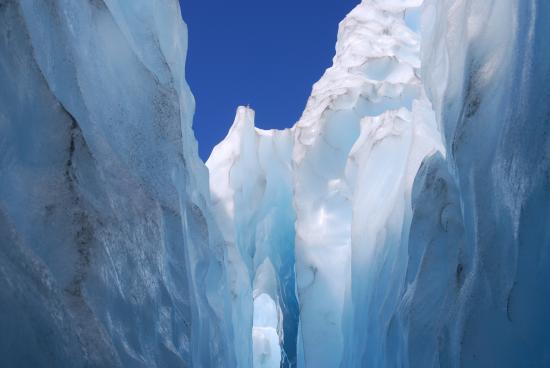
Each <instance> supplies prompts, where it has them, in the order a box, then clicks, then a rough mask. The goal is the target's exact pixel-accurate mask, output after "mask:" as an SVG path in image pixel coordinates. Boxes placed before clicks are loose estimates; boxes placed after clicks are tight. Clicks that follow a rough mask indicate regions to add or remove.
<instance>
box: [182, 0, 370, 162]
mask: <svg viewBox="0 0 550 368" xmlns="http://www.w3.org/2000/svg"><path fill="white" fill-rule="evenodd" d="M180 3H181V8H182V15H183V18H184V20H185V21H186V23H187V25H188V27H189V51H188V59H187V81H188V82H189V85H190V86H191V90H192V91H193V94H194V95H195V100H196V113H195V119H194V130H195V135H196V137H197V140H198V142H199V153H200V156H201V157H202V158H203V159H204V160H206V159H207V158H208V156H209V155H210V152H211V151H212V148H213V147H214V146H215V145H216V144H217V143H218V142H220V141H221V140H222V139H223V138H224V137H225V135H226V134H227V131H228V130H229V127H230V126H231V124H232V122H233V118H234V115H235V110H236V108H237V106H238V105H247V104H250V106H251V107H252V108H253V109H254V110H256V126H258V127H261V128H264V129H271V128H278V129H282V128H287V127H291V126H292V125H294V123H295V122H296V121H297V120H298V118H299V117H300V115H301V113H302V111H303V109H304V106H305V103H306V101H307V98H308V96H309V94H310V92H311V87H312V85H313V83H315V82H316V81H317V80H318V79H319V77H320V76H321V75H322V74H323V72H324V70H325V69H326V68H328V67H329V66H330V65H331V64H332V57H333V56H334V46H335V43H336V35H337V31H338V23H339V22H340V21H341V20H342V19H343V18H344V16H345V15H346V14H347V13H348V12H349V11H350V10H351V9H353V7H354V6H355V5H357V4H358V3H359V0H277V1H267V0H265V1H264V0H232V1H231V0H180Z"/></svg>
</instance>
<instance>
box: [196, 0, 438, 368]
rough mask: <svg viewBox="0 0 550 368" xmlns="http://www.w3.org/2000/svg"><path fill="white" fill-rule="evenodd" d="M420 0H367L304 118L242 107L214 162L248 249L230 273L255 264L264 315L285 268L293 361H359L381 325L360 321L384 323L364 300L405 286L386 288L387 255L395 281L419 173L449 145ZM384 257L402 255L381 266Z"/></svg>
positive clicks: (214, 183) (213, 180)
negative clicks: (258, 121)
mask: <svg viewBox="0 0 550 368" xmlns="http://www.w3.org/2000/svg"><path fill="white" fill-rule="evenodd" d="M420 5H421V4H420V2H407V3H403V2H363V3H361V4H360V5H359V6H357V7H356V8H355V9H354V10H353V11H352V12H351V13H350V14H349V15H348V16H347V17H346V19H345V20H344V21H343V22H342V23H341V25H340V31H339V35H338V43H337V45H336V56H335V57H334V62H333V66H332V67H331V68H329V69H328V70H327V71H326V73H325V74H324V75H323V77H322V78H321V79H320V81H319V82H317V83H316V84H315V86H314V87H313V91H312V95H311V97H310V99H309V101H308V103H307V106H306V109H305V111H304V114H303V116H302V118H301V119H300V121H298V122H297V123H296V125H295V126H294V127H293V128H292V129H289V130H286V131H263V130H260V129H257V128H254V117H253V115H254V112H253V111H252V110H251V109H249V108H245V107H240V108H239V109H238V111H237V116H236V119H235V122H234V124H233V126H232V127H231V130H230V132H229V134H228V136H227V138H226V139H225V140H224V141H222V142H221V143H220V144H219V145H218V146H217V147H216V148H215V149H214V151H213V152H212V155H211V156H210V158H209V160H208V162H207V166H208V168H209V170H210V187H211V191H212V198H213V201H214V204H215V206H216V208H217V209H216V210H215V211H214V212H215V213H216V216H217V218H218V221H219V223H220V227H221V228H222V229H224V238H225V239H226V241H227V243H228V244H230V247H231V249H234V254H236V255H237V256H238V258H239V259H238V262H237V261H233V262H232V265H234V267H235V270H233V271H230V273H232V274H234V275H239V276H240V277H243V276H244V277H245V279H243V280H242V281H241V282H240V283H239V286H240V289H239V295H240V298H239V301H238V303H239V305H240V308H234V310H241V311H242V310H246V313H247V314H250V310H254V315H255V316H256V315H257V314H259V312H258V311H257V308H258V307H261V306H262V304H260V305H257V303H256V301H255V300H256V298H258V297H263V296H264V295H266V290H265V289H264V288H265V286H264V285H265V283H262V284H261V285H259V286H258V285H257V281H256V280H257V279H258V278H259V277H260V278H262V280H265V279H266V278H269V277H272V280H270V281H269V284H274V285H275V287H273V286H270V288H268V289H271V290H275V292H274V293H271V294H269V292H267V294H269V295H271V300H272V301H273V302H275V303H276V305H277V306H278V309H279V310H280V311H279V312H277V317H278V324H277V332H278V336H279V341H277V340H276V339H271V340H269V341H270V343H269V344H268V345H267V347H268V349H267V350H269V351H270V352H271V354H272V352H273V351H275V349H274V348H276V347H277V344H278V343H280V345H281V347H282V352H283V354H282V365H283V366H295V365H297V366H301V367H303V366H311V367H337V366H339V365H341V364H342V365H344V366H347V364H351V365H350V366H355V365H357V364H359V361H356V360H355V359H357V357H356V354H358V353H360V352H361V351H362V350H363V349H364V347H365V346H366V340H367V338H368V337H367V336H366V335H365V334H366V331H367V329H363V328H361V329H353V328H352V326H355V325H365V326H367V325H369V324H373V325H372V326H369V329H368V331H374V332H373V333H372V335H373V336H370V338H382V337H381V336H382V335H383V334H384V333H385V330H384V329H383V327H379V326H378V325H376V324H375V322H374V321H372V320H370V319H369V318H368V314H366V313H365V312H364V310H365V308H366V307H367V306H372V307H371V308H381V307H382V304H383V302H384V300H385V299H386V298H387V295H386V294H385V293H393V292H395V290H394V289H392V287H393V286H394V285H393V284H392V283H391V282H388V283H387V288H386V291H385V292H384V293H382V294H380V295H378V294H375V293H374V289H375V288H376V285H377V284H378V280H377V278H379V277H380V275H381V274H382V273H383V272H384V271H385V268H384V267H391V268H392V269H396V268H397V270H396V271H395V277H394V280H396V281H395V282H397V280H400V279H402V278H404V276H405V272H406V267H405V266H406V263H403V262H401V263H399V261H400V260H401V258H399V257H397V255H399V256H402V254H401V253H400V251H401V250H402V249H403V247H405V246H406V244H407V239H408V238H407V234H408V229H409V226H410V220H411V205H410V193H411V190H412V185H413V181H414V177H415V175H416V172H417V170H418V168H419V166H420V163H421V162H422V160H423V159H424V157H426V156H427V155H429V154H432V153H434V152H436V151H440V152H443V147H442V145H441V144H440V134H439V132H438V131H437V129H436V125H435V116H434V114H433V112H432V110H431V105H430V103H429V101H428V100H427V98H426V97H425V93H424V90H423V86H422V83H421V81H420V78H419V74H420V65H421V64H420V42H419V40H420V38H419V34H418V28H417V27H415V23H414V22H409V23H408V21H410V19H413V15H414V14H418V13H419V6H420ZM388 253H389V254H390V255H388ZM385 258H388V259H389V261H388V262H390V265H387V264H386V265H385V266H382V265H380V266H378V265H379V264H381V263H384V262H382V261H380V259H385ZM394 263H397V265H395V264H394ZM266 264H268V265H269V267H268V269H269V270H273V271H274V272H271V271H270V272H266V266H265V265H266ZM378 267H380V268H378ZM365 279H367V280H372V281H371V282H370V283H369V282H367V283H366V282H364V281H363V280H365ZM264 282H267V281H264ZM383 282H384V281H382V280H380V282H379V283H383ZM244 285H247V286H246V288H243V286H244ZM245 289H246V292H245V291H244V290H245ZM242 297H244V298H245V299H241V298H242ZM394 301H395V302H397V298H395V297H394ZM243 305H246V307H243ZM388 310H391V309H390V308H388ZM359 311H361V313H359ZM298 313H299V319H298ZM388 315H389V314H388ZM245 321H246V323H247V324H246V325H245V326H246V328H245V329H244V330H245V331H250V330H251V329H253V330H254V331H255V329H254V328H255V327H254V325H253V321H251V320H250V319H248V320H246V319H245ZM241 323H243V322H242V320H241ZM377 323H380V325H381V326H383V325H385V324H386V322H385V321H383V320H381V321H380V322H377ZM379 335H380V336H379ZM256 337H257V334H255V335H254V338H253V339H252V341H250V339H248V340H247V344H251V345H252V347H249V348H248V350H249V351H252V352H253V356H254V359H253V361H254V362H257V361H259V360H260V358H261V357H262V354H263V355H264V358H265V355H266V354H267V353H265V350H266V349H262V348H260V347H259V345H262V344H263V345H264V346H265V336H264V337H262V338H261V339H260V338H258V339H257V338H256ZM267 355H269V354H267ZM255 365H257V364H256V363H255Z"/></svg>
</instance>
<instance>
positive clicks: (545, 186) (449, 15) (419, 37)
mask: <svg viewBox="0 0 550 368" xmlns="http://www.w3.org/2000/svg"><path fill="white" fill-rule="evenodd" d="M548 15H550V5H548V4H547V3H545V2H544V1H537V0H532V1H526V2H520V1H515V0H508V1H495V2H473V1H466V0H444V1H439V0H426V1H424V2H423V1H391V0H386V1H382V0H380V1H374V0H372V1H363V2H362V3H361V4H360V5H359V6H357V7H356V8H355V9H354V10H353V11H352V12H351V13H350V14H349V15H348V16H347V17H346V19H345V20H344V21H343V22H342V23H341V25H340V31H339V35H338V43H337V45H336V56H335V57H334V62H333V66H332V67H331V68H330V69H328V70H327V71H326V73H325V74H324V76H323V77H322V78H321V80H320V81H319V82H318V83H316V84H315V86H314V87H313V91H312V95H311V97H310V99H309V101H308V103H307V106H306V109H305V111H304V114H303V116H302V118H301V119H300V121H298V122H297V123H296V125H295V126H294V127H293V128H292V129H290V130H287V131H285V132H275V131H270V132H265V131H262V130H259V129H256V128H254V127H253V119H251V118H250V119H248V120H247V125H246V129H240V128H239V126H241V127H242V125H239V124H240V122H242V119H239V118H237V119H236V122H235V125H234V126H233V128H232V130H231V132H230V134H229V135H228V138H227V139H226V140H225V141H224V142H222V143H221V144H220V146H218V148H217V149H216V150H214V152H213V154H212V156H211V158H210V160H209V162H208V163H207V165H208V167H209V169H210V172H211V177H210V186H211V189H212V193H213V197H214V198H215V200H216V201H219V202H218V206H220V207H225V208H226V213H229V217H227V215H223V212H221V211H217V214H218V216H225V219H220V218H219V220H220V222H221V223H222V224H225V225H222V227H223V226H228V227H229V228H230V229H231V230H230V234H231V235H230V236H229V237H228V235H227V234H225V235H224V238H226V239H230V240H231V241H232V242H233V246H235V247H236V248H237V249H238V250H239V251H238V254H240V256H241V257H242V258H241V262H242V265H241V266H240V268H239V269H240V270H241V272H242V273H243V274H248V279H247V283H248V285H250V286H249V287H250V289H249V291H248V293H250V294H251V295H252V298H249V300H248V308H251V309H253V310H254V315H255V316H256V315H257V314H259V315H261V314H262V311H257V309H258V308H264V307H265V305H266V304H265V303H264V301H263V300H264V299H263V298H264V295H266V294H264V288H265V286H261V287H260V288H258V287H256V286H255V285H256V281H255V279H256V278H257V277H258V275H262V279H264V280H265V278H269V277H271V283H275V284H276V285H277V289H278V291H277V293H275V295H273V294H270V295H271V296H272V297H271V299H270V302H269V306H268V307H267V308H266V309H265V313H267V314H269V313H271V314H272V315H273V316H274V315H275V314H276V313H275V312H274V309H273V307H272V304H271V303H272V302H273V303H275V304H276V305H278V307H277V308H280V309H282V308H281V307H280V306H281V305H284V303H285V302H286V301H287V300H290V299H292V298H290V299H289V297H288V295H287V296H286V297H285V296H284V295H283V294H282V292H281V290H282V288H281V285H282V281H281V280H283V279H285V278H284V277H283V275H282V274H281V273H280V272H278V271H277V270H276V269H275V270H273V269H272V268H269V270H270V271H269V272H266V271H265V264H269V265H272V264H273V263H272V260H273V259H279V257H281V256H280V255H281V254H289V253H288V248H287V246H289V244H290V245H291V247H293V248H294V259H287V260H286V262H284V263H285V264H290V262H295V263H294V272H295V273H294V274H293V277H294V278H295V279H294V280H295V283H296V293H295V298H296V300H297V303H298V306H299V309H298V311H299V318H298V319H296V318H294V319H292V320H291V321H290V322H289V321H287V320H286V319H285V318H287V316H288V313H287V314H285V313H281V312H277V314H278V319H277V324H272V325H271V326H275V325H276V326H277V333H278V335H279V340H280V344H281V346H285V345H286V349H288V340H286V338H287V337H288V328H289V327H291V331H292V333H293V335H294V334H296V336H297V350H296V357H295V359H294V357H292V356H290V355H288V353H289V352H290V350H288V351H286V353H285V352H284V350H285V348H283V353H282V357H283V359H282V365H283V366H293V365H294V362H296V365H297V366H299V367H432V366H433V367H436V366H444V367H458V366H467V367H488V366H499V367H517V366H534V367H545V366H547V365H548V364H550V363H549V359H550V356H549V354H548V350H547V346H548V341H549V334H548V331H547V329H546V328H545V327H544V326H547V325H548V321H547V319H548V318H547V313H545V311H547V310H548V304H549V303H550V290H549V289H548V284H547V282H546V281H545V280H547V279H548V273H549V272H550V271H549V270H550V267H549V264H548V260H549V259H550V258H549V257H548V254H549V252H548V249H549V245H550V244H549V241H548V239H549V236H548V230H547V226H546V224H547V223H548V219H549V218H550V216H549V211H550V208H549V207H548V203H550V202H549V201H548V200H549V198H548V197H549V188H550V185H549V184H550V183H548V177H549V175H548V173H549V165H548V159H547V158H548V157H549V152H548V147H550V142H549V138H548V137H549V135H548V128H547V124H546V122H547V119H548V116H549V115H548V109H549V107H548V106H549V104H548V87H547V86H548V76H549V75H550V73H549V70H548V69H549V68H550V64H549V63H548V59H549V58H550V51H549V50H548V45H547V44H544V37H545V36H544V35H545V34H547V32H548V27H547V25H546V23H545V21H544V19H545V16H546V17H547V16H548ZM242 114H246V115H249V116H251V115H252V114H253V111H251V110H250V109H246V108H240V109H239V112H238V116H239V115H242ZM280 135H284V138H282V136H280ZM288 135H290V136H291V137H292V138H291V142H287V141H288ZM237 137H238V138H237ZM281 141H285V142H287V143H285V144H284V147H285V149H284V152H285V153H284V154H280V152H279V153H277V154H274V152H275V151H274V150H273V147H280V145H281ZM262 142H263V143H262ZM266 147H270V148H269V149H267V148H266ZM228 152H231V154H228ZM268 152H269V153H271V154H272V155H271V156H270V155H266V154H267V153H268ZM289 152H291V154H289ZM272 167H273V168H274V169H273V171H271V168H272ZM275 168H276V169H275ZM278 185H283V186H285V187H284V188H283V189H279V190H282V191H283V192H284V193H285V199H284V200H282V201H281V200H280V198H278V197H275V196H273V195H271V193H273V190H274V189H273V188H275V187H276V186H278ZM265 188H270V189H269V190H266V189H265ZM290 204H292V206H291V207H290ZM281 210H282V211H284V213H286V216H288V217H287V219H294V220H295V224H294V227H291V226H288V223H287V224H286V225H284V226H277V225H275V226H273V224H276V222H273V221H272V220H270V221H269V225H268V226H266V224H265V222H264V221H265V219H266V218H270V215H269V214H270V213H271V212H272V211H281ZM240 214H243V217H241V215H240ZM272 219H273V218H272ZM277 221H282V219H278V220H277ZM258 232H259V233H260V234H262V235H261V237H260V238H258V235H257V234H258ZM265 234H269V235H267V236H266V235H265ZM282 234H284V236H285V237H286V238H287V239H293V240H290V241H287V243H285V247H283V248H280V247H279V246H276V247H274V248H271V249H272V251H271V253H268V254H267V253H265V251H260V255H259V256H258V255H257V254H256V250H257V249H266V248H269V247H270V245H273V244H277V243H276V242H270V241H268V242H267V243H266V241H265V239H269V238H270V237H274V236H278V237H280V236H282ZM292 237H293V238H292ZM239 238H240V239H239ZM258 239H261V240H258ZM283 249H284V250H283ZM272 270H273V271H274V272H272ZM285 280H287V281H288V282H292V281H293V280H292V279H289V278H286V279H285ZM262 285H265V284H262ZM286 288H287V286H285V289H286ZM253 290H254V291H253ZM265 290H272V286H270V287H268V288H267V289H265ZM258 297H261V298H262V302H261V303H256V299H255V298H258ZM269 310H271V312H269ZM287 312H288V310H287ZM264 317H266V316H265V315H264ZM249 323H250V324H251V325H252V327H250V325H248V326H247V329H250V328H252V329H253V330H254V331H256V330H255V327H254V323H255V322H253V321H250V322H249ZM296 328H297V330H296ZM256 337H257V334H256V333H255V334H254V338H253V340H252V342H250V343H251V344H252V345H253V348H250V349H249V350H250V351H252V354H253V361H254V364H255V365H257V366H261V365H259V363H258V361H260V360H261V359H262V358H266V357H270V359H271V357H272V354H273V351H276V352H277V350H276V349H275V348H276V344H277V341H276V339H268V338H266V336H262V337H261V338H260V339H258V340H256ZM545 347H546V348H545ZM267 352H269V353H267ZM289 357H290V359H288V360H286V359H287V358H289ZM266 361H268V360H267V359H264V360H263V362H266ZM269 361H271V360H269Z"/></svg>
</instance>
